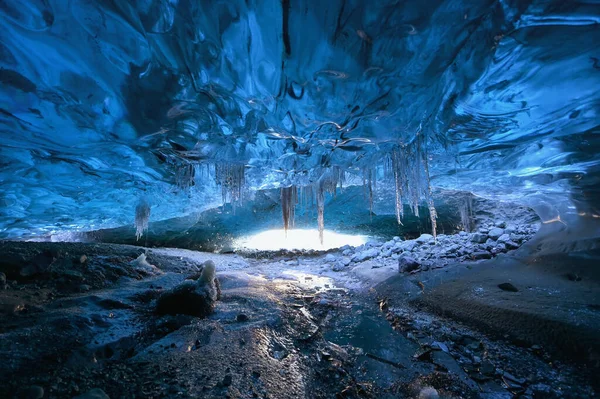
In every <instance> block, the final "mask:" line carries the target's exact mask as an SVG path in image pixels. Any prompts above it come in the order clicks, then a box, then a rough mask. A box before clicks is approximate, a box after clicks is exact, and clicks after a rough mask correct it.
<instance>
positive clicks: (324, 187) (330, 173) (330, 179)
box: [316, 168, 343, 245]
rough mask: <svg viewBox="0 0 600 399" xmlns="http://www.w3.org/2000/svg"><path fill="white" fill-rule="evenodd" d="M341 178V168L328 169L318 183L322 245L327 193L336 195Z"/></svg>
mask: <svg viewBox="0 0 600 399" xmlns="http://www.w3.org/2000/svg"><path fill="white" fill-rule="evenodd" d="M342 173H343V172H342ZM340 176H341V175H340V169H339V168H332V169H326V170H325V171H324V172H323V173H322V174H321V177H320V178H319V180H318V181H317V183H316V197H317V224H318V229H319V241H320V242H321V245H322V244H323V233H324V231H325V193H330V194H335V190H336V187H337V185H338V183H340V182H339V179H340Z"/></svg>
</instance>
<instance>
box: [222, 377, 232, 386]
mask: <svg viewBox="0 0 600 399" xmlns="http://www.w3.org/2000/svg"><path fill="white" fill-rule="evenodd" d="M232 382H233V377H232V375H231V374H227V375H225V377H224V378H223V381H222V382H221V385H222V386H224V387H228V386H230V385H231V384H232Z"/></svg>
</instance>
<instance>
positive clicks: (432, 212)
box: [423, 151, 437, 240]
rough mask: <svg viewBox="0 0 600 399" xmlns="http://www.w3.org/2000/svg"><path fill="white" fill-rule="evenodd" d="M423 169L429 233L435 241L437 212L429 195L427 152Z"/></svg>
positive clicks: (424, 156) (429, 181)
mask: <svg viewBox="0 0 600 399" xmlns="http://www.w3.org/2000/svg"><path fill="white" fill-rule="evenodd" d="M423 169H424V171H425V181H426V188H425V196H426V198H427V206H428V208H429V218H430V219H431V233H432V234H433V239H434V240H435V239H436V238H437V210H436V209H435V205H434V203H433V196H432V195H431V179H430V178H429V158H428V155H427V151H425V152H423Z"/></svg>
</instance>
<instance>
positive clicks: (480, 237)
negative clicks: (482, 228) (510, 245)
mask: <svg viewBox="0 0 600 399" xmlns="http://www.w3.org/2000/svg"><path fill="white" fill-rule="evenodd" d="M487 239H488V236H487V234H481V233H474V234H473V235H472V236H471V242H474V243H477V244H483V243H484V242H486V241H487Z"/></svg>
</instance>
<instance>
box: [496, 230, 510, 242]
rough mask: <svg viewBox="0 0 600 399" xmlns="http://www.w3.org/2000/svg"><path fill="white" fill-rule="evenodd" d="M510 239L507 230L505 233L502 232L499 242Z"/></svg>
mask: <svg viewBox="0 0 600 399" xmlns="http://www.w3.org/2000/svg"><path fill="white" fill-rule="evenodd" d="M507 241H510V235H508V234H506V232H505V233H504V234H502V235H501V236H500V237H498V242H507Z"/></svg>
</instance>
